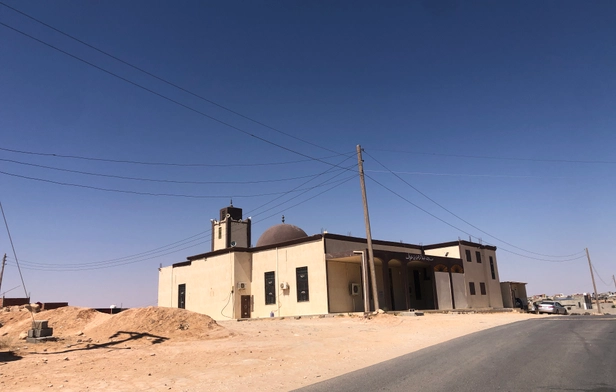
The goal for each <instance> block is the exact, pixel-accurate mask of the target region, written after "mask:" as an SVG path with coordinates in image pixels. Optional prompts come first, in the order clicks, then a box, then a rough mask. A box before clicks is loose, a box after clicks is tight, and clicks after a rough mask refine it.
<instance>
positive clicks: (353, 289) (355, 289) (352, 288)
mask: <svg viewBox="0 0 616 392" xmlns="http://www.w3.org/2000/svg"><path fill="white" fill-rule="evenodd" d="M349 292H350V293H351V295H359V293H360V292H361V290H360V288H359V283H351V284H349Z"/></svg>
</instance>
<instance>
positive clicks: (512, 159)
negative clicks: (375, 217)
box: [373, 148, 616, 164]
mask: <svg viewBox="0 0 616 392" xmlns="http://www.w3.org/2000/svg"><path fill="white" fill-rule="evenodd" d="M373 151H381V152H393V153H400V154H414V155H433V156H440V157H454V158H472V159H492V160H500V161H526V162H555V163H606V164H613V163H616V161H603V160H593V161H590V160H588V161H587V160H579V159H545V158H543V159H542V158H512V157H491V156H481V155H461V154H442V153H437V152H425V151H402V150H386V149H376V148H375V149H373Z"/></svg>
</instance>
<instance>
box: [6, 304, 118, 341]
mask: <svg viewBox="0 0 616 392" xmlns="http://www.w3.org/2000/svg"><path fill="white" fill-rule="evenodd" d="M33 316H34V319H35V320H47V321H49V327H51V328H53V336H56V337H66V336H70V335H74V334H76V333H78V332H81V331H84V330H85V329H86V328H88V327H92V326H94V325H98V324H100V323H101V322H104V321H106V320H107V319H109V318H110V317H111V316H110V315H108V314H103V313H100V312H97V311H96V310H94V309H90V308H79V307H76V306H66V307H63V308H58V309H53V310H44V311H42V312H39V313H34V314H33ZM0 323H1V324H3V326H2V327H0V336H6V335H8V336H13V335H15V337H16V336H18V335H19V334H20V333H21V332H27V331H28V330H29V329H30V328H32V316H31V315H30V312H28V311H17V312H15V311H10V312H0Z"/></svg>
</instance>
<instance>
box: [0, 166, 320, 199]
mask: <svg viewBox="0 0 616 392" xmlns="http://www.w3.org/2000/svg"><path fill="white" fill-rule="evenodd" d="M0 174H4V175H7V176H11V177H17V178H22V179H26V180H31V181H40V182H46V183H50V184H56V185H62V186H67V187H76V188H85V189H91V190H97V191H102V192H114V193H125V194H131V195H141V196H157V197H158V196H163V197H181V198H189V199H229V198H231V197H235V198H253V197H262V196H272V195H280V194H286V193H288V192H269V193H260V194H255V195H230V194H227V195H186V194H181V193H153V192H140V191H129V190H125V189H112V188H101V187H96V186H91V185H83V184H73V183H68V182H61V181H54V180H47V179H44V178H38V177H30V176H23V175H20V174H14V173H9V172H5V171H1V170H0ZM309 189H313V188H309ZM301 190H304V189H301ZM294 192H295V191H294Z"/></svg>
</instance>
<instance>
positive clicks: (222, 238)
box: [212, 221, 227, 250]
mask: <svg viewBox="0 0 616 392" xmlns="http://www.w3.org/2000/svg"><path fill="white" fill-rule="evenodd" d="M226 224H227V222H226V221H222V222H214V226H213V228H212V231H213V235H214V243H213V246H214V248H213V249H212V250H219V249H224V248H226V247H227V227H226Z"/></svg>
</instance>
